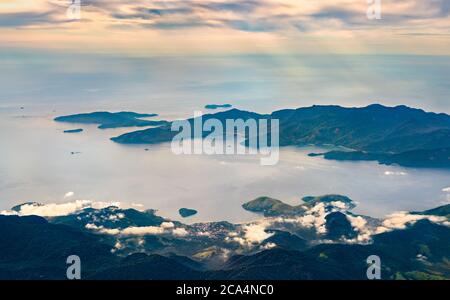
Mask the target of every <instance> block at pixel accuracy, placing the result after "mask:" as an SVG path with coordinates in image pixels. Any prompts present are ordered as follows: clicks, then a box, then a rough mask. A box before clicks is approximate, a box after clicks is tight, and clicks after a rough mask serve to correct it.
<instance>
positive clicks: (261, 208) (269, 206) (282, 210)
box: [242, 196, 305, 217]
mask: <svg viewBox="0 0 450 300" xmlns="http://www.w3.org/2000/svg"><path fill="white" fill-rule="evenodd" d="M242 208H244V209H245V210H247V211H250V212H254V213H258V214H262V215H264V216H265V217H275V216H282V215H284V216H288V215H297V214H301V213H303V212H304V211H305V209H304V208H303V207H302V206H301V205H299V206H291V205H289V204H286V203H284V202H282V201H280V200H278V199H274V198H270V197H265V196H263V197H259V198H256V199H254V200H252V201H249V202H247V203H244V204H243V205H242Z"/></svg>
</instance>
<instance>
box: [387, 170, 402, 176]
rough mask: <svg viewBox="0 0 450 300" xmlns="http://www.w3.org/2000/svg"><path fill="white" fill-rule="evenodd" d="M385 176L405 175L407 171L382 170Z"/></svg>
mask: <svg viewBox="0 0 450 300" xmlns="http://www.w3.org/2000/svg"><path fill="white" fill-rule="evenodd" d="M384 175H386V176H406V175H408V173H406V172H402V171H386V172H384Z"/></svg>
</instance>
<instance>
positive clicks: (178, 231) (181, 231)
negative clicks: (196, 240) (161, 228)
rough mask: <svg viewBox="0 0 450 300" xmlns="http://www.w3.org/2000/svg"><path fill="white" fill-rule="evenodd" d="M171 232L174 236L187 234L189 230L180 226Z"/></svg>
mask: <svg viewBox="0 0 450 300" xmlns="http://www.w3.org/2000/svg"><path fill="white" fill-rule="evenodd" d="M172 234H173V235H174V236H187V235H188V234H189V232H188V231H187V230H186V229H184V228H182V227H178V228H175V229H173V230H172Z"/></svg>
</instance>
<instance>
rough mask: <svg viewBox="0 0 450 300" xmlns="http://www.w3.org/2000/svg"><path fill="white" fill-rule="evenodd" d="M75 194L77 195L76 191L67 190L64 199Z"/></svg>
mask: <svg viewBox="0 0 450 300" xmlns="http://www.w3.org/2000/svg"><path fill="white" fill-rule="evenodd" d="M73 195H75V193H74V192H67V193H66V194H65V195H64V199H66V198H70V197H72V196H73Z"/></svg>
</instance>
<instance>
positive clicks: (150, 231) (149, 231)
mask: <svg viewBox="0 0 450 300" xmlns="http://www.w3.org/2000/svg"><path fill="white" fill-rule="evenodd" d="M85 228H86V229H89V230H93V231H96V232H97V233H100V234H108V235H125V236H126V235H131V236H133V235H137V236H142V235H161V234H172V235H174V236H177V237H182V236H187V235H188V234H189V232H188V231H187V230H186V229H185V228H182V227H178V228H175V224H174V223H172V222H163V223H161V225H160V226H130V227H127V228H124V229H116V228H105V227H103V226H97V225H95V224H87V225H86V226H85Z"/></svg>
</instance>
